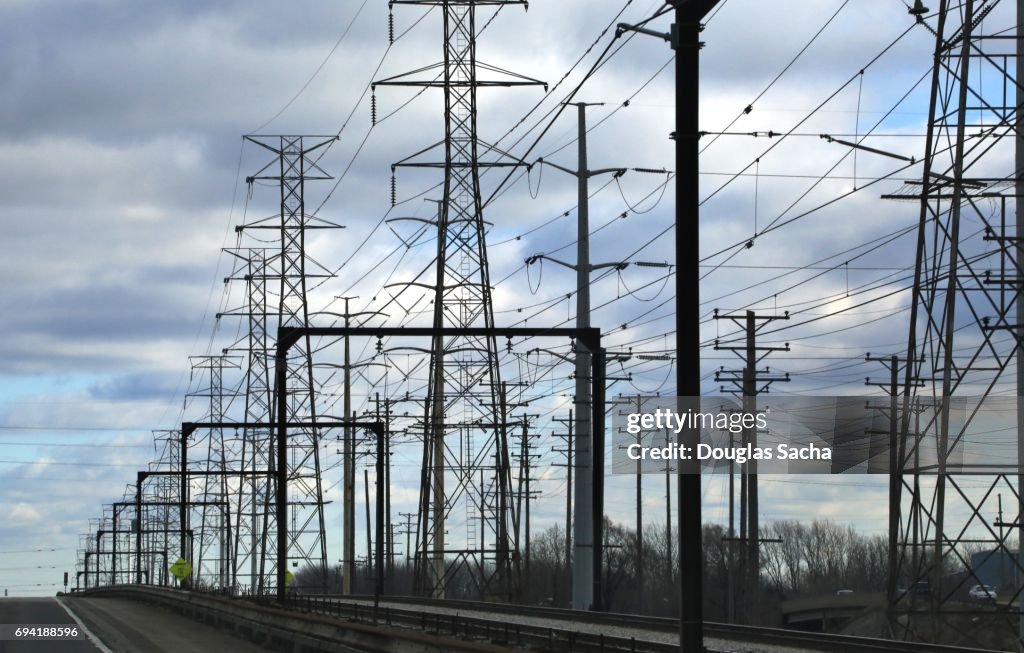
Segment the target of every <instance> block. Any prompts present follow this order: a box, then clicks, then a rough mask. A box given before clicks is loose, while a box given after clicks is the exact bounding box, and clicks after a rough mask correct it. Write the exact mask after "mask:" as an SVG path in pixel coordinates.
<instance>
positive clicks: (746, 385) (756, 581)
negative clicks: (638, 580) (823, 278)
mask: <svg viewBox="0 0 1024 653" xmlns="http://www.w3.org/2000/svg"><path fill="white" fill-rule="evenodd" d="M714 317H715V319H716V320H729V321H731V322H733V323H734V324H735V325H737V326H738V327H740V328H741V329H742V330H743V333H744V344H743V346H724V345H721V344H719V341H718V340H715V351H732V352H733V353H736V354H737V355H739V356H740V358H742V359H743V362H744V366H743V369H742V370H726V369H724V368H722V369H720V370H718V371H717V372H715V381H719V382H723V381H724V382H729V383H732V384H733V386H734V389H733V390H732V392H733V393H734V394H736V393H737V391H738V394H739V395H740V397H741V399H742V401H743V412H744V414H747V415H751V414H754V413H757V412H758V408H757V395H759V394H761V393H763V392H767V391H768V387H769V386H770V385H771V384H772V383H774V382H776V381H779V382H788V381H789V374H785V375H784V376H771V369H770V368H766V369H765V370H764V371H759V370H758V369H757V365H758V363H760V362H761V361H762V360H764V358H765V357H767V356H768V355H769V354H771V353H772V352H776V351H789V343H786V345H785V346H783V347H766V346H758V344H757V333H758V331H760V330H761V329H762V328H764V326H765V325H766V324H769V323H771V322H773V321H775V320H788V319H789V312H788V311H787V312H786V313H785V314H784V315H757V314H756V313H755V312H754V311H750V310H748V311H745V312H744V313H743V314H742V315H740V314H726V315H721V314H719V312H718V309H715V315H714ZM722 390H723V392H724V391H726V390H725V388H723V389H722ZM742 445H743V446H744V447H746V446H748V445H749V446H750V447H753V448H757V428H756V427H754V426H751V427H749V428H744V429H743V442H742ZM744 481H745V482H744ZM757 494H758V493H757V461H756V460H753V459H751V460H749V461H747V463H746V464H745V465H743V469H742V476H741V478H740V540H741V542H742V543H743V549H742V551H743V553H742V555H741V558H740V568H741V573H742V575H743V577H744V585H745V588H746V589H745V591H744V592H743V595H744V597H745V598H746V606H745V607H747V608H749V610H745V611H744V612H746V621H747V623H752V622H753V621H754V615H753V612H752V609H753V607H754V606H755V605H757V591H758V588H759V586H760V578H761V560H760V543H759V538H760V526H759V523H758V522H759V515H760V511H759V507H758V496H757ZM744 512H745V513H746V514H744ZM744 518H745V520H744ZM744 523H745V526H746V528H745V529H744ZM744 531H745V532H744ZM730 575H731V570H730ZM730 580H731V579H730Z"/></svg>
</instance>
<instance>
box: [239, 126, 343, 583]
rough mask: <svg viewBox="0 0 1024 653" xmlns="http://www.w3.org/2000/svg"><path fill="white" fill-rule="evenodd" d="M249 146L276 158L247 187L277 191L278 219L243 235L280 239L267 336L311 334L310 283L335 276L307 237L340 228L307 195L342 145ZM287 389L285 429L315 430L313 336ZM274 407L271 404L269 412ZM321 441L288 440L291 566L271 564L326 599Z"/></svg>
mask: <svg viewBox="0 0 1024 653" xmlns="http://www.w3.org/2000/svg"><path fill="white" fill-rule="evenodd" d="M245 139H246V140H247V141H250V142H252V143H254V144H256V145H259V146H260V147H262V148H264V149H266V150H268V151H270V152H271V153H272V154H273V155H274V158H273V159H272V160H271V161H269V162H268V163H267V164H266V165H264V166H263V167H262V168H261V169H260V170H259V171H258V172H257V173H256V174H255V175H252V176H249V177H248V178H247V182H248V183H250V184H252V183H253V182H255V181H257V180H265V181H272V182H276V183H277V184H278V186H279V189H280V213H279V214H278V215H277V216H273V217H271V218H267V219H264V220H259V221H256V222H253V223H250V224H247V225H244V227H243V228H244V229H246V230H251V229H268V230H271V231H276V232H277V233H278V234H279V236H280V247H281V249H280V254H279V255H277V256H275V257H274V258H273V268H274V269H273V272H270V271H267V273H266V274H267V276H268V281H269V280H270V279H271V278H272V279H273V281H275V282H277V283H278V284H279V292H278V304H277V306H276V307H274V309H273V311H271V314H272V315H273V316H275V317H276V320H275V321H276V324H267V326H268V327H270V329H271V331H270V333H274V332H275V331H274V330H276V329H277V328H278V327H300V328H303V327H308V326H310V323H309V306H308V303H307V297H306V290H307V287H306V282H307V280H308V279H310V278H316V277H324V276H329V275H330V272H329V271H328V270H327V269H326V268H324V267H323V266H320V265H319V264H318V263H316V261H314V260H313V259H312V258H311V257H310V256H308V255H307V253H306V232H307V230H309V229H314V228H320V229H322V228H340V225H337V224H335V223H333V222H330V221H327V220H325V219H323V218H320V217H318V216H315V215H310V214H307V213H306V204H305V188H306V182H308V181H314V180H329V179H331V178H332V177H331V176H330V175H328V174H327V173H326V172H324V170H323V169H322V168H321V167H320V165H319V161H320V159H321V158H322V156H323V154H324V152H325V151H326V149H325V148H327V147H328V146H330V145H331V144H332V143H334V142H335V141H336V140H337V137H336V136H246V137H245ZM268 262H269V261H268ZM313 267H318V268H319V269H320V270H321V271H322V272H314V271H312V270H311V269H310V268H313ZM287 383H288V395H289V397H290V399H291V401H290V403H289V405H288V414H287V415H286V416H284V418H285V419H286V420H287V421H288V422H303V423H316V419H317V409H316V387H315V385H314V379H313V360H312V349H311V346H310V338H309V336H306V337H305V338H302V339H301V340H300V341H299V342H298V343H296V345H295V346H294V347H292V348H291V350H290V357H289V359H288V369H287ZM276 391H277V389H275V392H276ZM275 403H276V402H271V406H274V404H275ZM273 412H274V411H273V409H271V416H270V418H271V421H273V420H274V418H275V417H277V416H276V415H274V414H273ZM320 438H321V433H320V429H319V428H317V427H313V428H296V429H294V430H292V431H290V432H289V441H288V450H289V460H288V466H289V469H288V489H289V496H288V497H287V501H288V505H289V524H288V555H287V560H277V561H275V562H274V563H273V564H275V565H282V564H284V565H287V564H288V563H289V562H290V563H292V566H293V567H296V568H299V566H300V565H305V566H306V567H307V569H311V570H313V571H315V572H316V573H317V575H318V576H319V578H320V581H319V587H315V589H318V590H320V591H326V588H327V572H328V564H327V539H326V536H325V532H324V531H325V528H324V500H323V485H322V480H321V476H320ZM263 535H264V538H263V540H262V541H261V558H263V559H264V560H266V559H267V551H266V542H267V538H266V529H264V531H263ZM275 570H276V567H275ZM264 571H265V566H264ZM275 573H276V571H275ZM262 577H263V575H262V573H261V578H262ZM275 585H276V583H275ZM264 589H270V588H264ZM307 589H309V588H307Z"/></svg>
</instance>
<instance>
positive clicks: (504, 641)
mask: <svg viewBox="0 0 1024 653" xmlns="http://www.w3.org/2000/svg"><path fill="white" fill-rule="evenodd" d="M290 601H291V603H290V605H291V606H292V607H296V608H299V609H303V610H307V611H309V612H313V613H319V614H326V615H332V616H337V617H342V618H347V619H352V620H356V621H360V622H370V623H374V622H376V623H378V624H381V623H383V624H385V625H391V626H399V627H405V628H416V629H419V630H422V631H425V632H432V633H434V634H437V635H442V636H449V637H458V638H463V639H467V640H474V639H475V640H481V641H489V642H492V643H494V644H498V645H501V646H506V647H509V648H523V649H528V650H534V651H545V652H548V651H550V652H555V651H559V652H561V651H568V652H570V653H592V652H595V653H618V652H621V651H629V652H631V653H669V652H672V653H678V652H679V647H678V644H676V643H674V639H675V638H674V637H673V635H674V634H675V633H677V632H678V628H679V622H678V620H676V619H671V618H666V617H651V616H645V615H632V614H617V613H603V612H584V611H578V610H566V609H564V608H545V607H537V606H522V605H511V604H500V603H483V602H477V601H460V600H440V599H428V598H420V597H390V596H389V597H382V598H381V600H380V605H379V607H378V608H377V609H376V610H375V609H374V602H373V598H372V597H356V598H353V597H344V596H297V597H292V598H291V599H290ZM512 616H514V617H517V618H520V619H522V620H521V621H515V620H511V619H509V617H512ZM529 620H533V623H530V621H529ZM584 624H586V625H589V626H590V628H587V629H583V630H581V629H580V628H579V627H580V626H581V625H584ZM594 626H599V627H600V628H595V627H594ZM619 631H632V634H623V633H622V632H619ZM704 632H705V634H706V635H707V636H709V637H713V638H717V639H723V640H727V641H729V642H735V643H737V644H772V645H776V646H788V647H794V648H803V649H809V650H818V651H823V652H828V653H833V652H834V653H875V652H878V651H886V652H891V653H994V652H993V651H990V650H987V649H965V648H963V647H958V646H942V645H936V644H925V643H917V642H900V641H893V640H886V639H878V638H869V637H854V636H849V635H830V634H823V633H805V632H801V631H792V630H783V629H779V628H765V627H760V626H741V625H734V624H719V623H707V624H705V627H704ZM725 650H730V649H725ZM733 650H734V649H733Z"/></svg>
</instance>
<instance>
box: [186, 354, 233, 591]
mask: <svg viewBox="0 0 1024 653" xmlns="http://www.w3.org/2000/svg"><path fill="white" fill-rule="evenodd" d="M191 360H192V372H193V374H195V373H196V370H206V371H207V372H208V381H209V385H208V386H207V387H205V388H203V389H201V390H199V391H198V392H193V393H190V394H189V396H190V397H202V398H206V399H209V409H208V412H207V414H206V417H207V418H208V419H209V421H210V422H221V421H223V420H224V412H225V406H224V400H225V398H228V397H231V396H234V395H232V394H229V393H227V392H226V391H225V390H224V370H225V369H237V368H239V367H240V365H239V361H238V358H237V357H233V356H193V357H191ZM204 431H205V438H204V439H205V440H206V447H205V449H206V452H205V453H206V459H205V461H203V464H205V465H206V471H207V472H219V475H217V476H206V477H204V479H203V491H202V492H201V493H200V497H201V501H202V502H203V503H202V508H201V510H200V513H201V516H200V520H199V532H198V534H197V538H196V539H197V541H196V545H197V546H196V548H197V549H198V551H197V553H198V555H197V556H196V560H195V578H196V582H197V583H199V584H200V585H205V586H208V587H219V588H226V587H228V585H229V584H230V583H231V572H230V569H231V567H232V563H231V560H232V549H233V545H232V528H231V516H230V510H229V509H228V499H229V491H228V477H227V475H225V474H224V472H226V471H227V469H228V464H227V455H226V453H227V452H226V445H225V442H224V430H223V429H220V428H214V429H204ZM197 444H198V443H197ZM201 450H202V446H201V445H200V451H201Z"/></svg>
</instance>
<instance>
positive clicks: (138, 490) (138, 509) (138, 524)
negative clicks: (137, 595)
mask: <svg viewBox="0 0 1024 653" xmlns="http://www.w3.org/2000/svg"><path fill="white" fill-rule="evenodd" d="M145 478H146V475H145V472H139V473H138V476H137V477H136V481H135V584H136V585H141V584H142V481H143V479H145Z"/></svg>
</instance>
